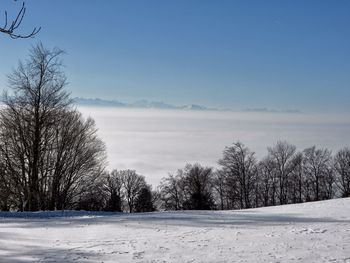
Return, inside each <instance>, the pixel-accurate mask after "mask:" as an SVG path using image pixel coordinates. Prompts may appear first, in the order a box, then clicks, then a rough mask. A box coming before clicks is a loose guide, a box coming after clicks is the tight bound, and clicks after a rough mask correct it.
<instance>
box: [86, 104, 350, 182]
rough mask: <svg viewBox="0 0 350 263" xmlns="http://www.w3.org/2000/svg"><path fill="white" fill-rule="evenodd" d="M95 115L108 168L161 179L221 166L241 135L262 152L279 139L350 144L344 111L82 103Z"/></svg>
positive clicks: (300, 144) (333, 145)
mask: <svg viewBox="0 0 350 263" xmlns="http://www.w3.org/2000/svg"><path fill="white" fill-rule="evenodd" d="M79 110H80V111H81V112H82V113H83V114H84V116H91V117H92V118H94V119H95V121H96V124H97V127H98V128H99V136H100V137H101V138H102V139H103V141H104V142H105V143H106V146H107V153H108V161H109V169H135V170H137V171H138V172H139V173H140V174H143V175H145V176H146V180H147V181H148V182H149V183H151V184H153V185H157V184H158V183H159V182H160V180H161V178H162V177H165V176H166V175H167V174H168V173H173V172H175V171H176V170H177V169H179V168H182V167H183V166H184V165H185V164H186V163H194V162H200V163H201V164H203V165H208V166H214V167H215V166H217V160H218V159H219V158H220V157H221V154H222V151H223V149H224V148H225V146H229V145H230V144H231V143H232V142H233V141H237V140H239V141H241V142H243V143H244V144H245V145H246V146H248V147H249V148H250V149H251V150H253V151H255V152H256V155H257V157H258V158H261V157H263V156H264V155H265V154H266V152H267V151H266V148H267V147H268V146H272V145H273V144H274V143H275V142H276V141H277V140H287V141H288V142H290V143H293V144H295V145H296V146H297V147H298V149H299V150H302V149H304V148H306V147H309V146H312V145H316V146H319V147H327V148H329V149H331V150H333V151H336V150H338V149H340V148H342V147H344V146H350V118H349V116H346V115H319V114H285V113H253V112H210V111H198V112H197V111H180V110H152V109H120V108H102V107H101V108H98V107H95V108H94V107H79Z"/></svg>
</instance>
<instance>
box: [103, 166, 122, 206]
mask: <svg viewBox="0 0 350 263" xmlns="http://www.w3.org/2000/svg"><path fill="white" fill-rule="evenodd" d="M105 189H106V191H107V192H108V201H107V207H106V210H107V211H122V205H123V204H122V203H123V199H124V193H123V174H122V173H121V172H120V171H118V170H113V171H112V172H111V173H109V174H107V175H106V178H105Z"/></svg>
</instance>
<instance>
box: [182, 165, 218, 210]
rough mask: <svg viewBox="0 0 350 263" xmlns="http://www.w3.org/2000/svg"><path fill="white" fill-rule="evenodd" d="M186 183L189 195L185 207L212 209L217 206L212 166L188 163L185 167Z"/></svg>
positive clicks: (186, 193)
mask: <svg viewBox="0 0 350 263" xmlns="http://www.w3.org/2000/svg"><path fill="white" fill-rule="evenodd" d="M184 184H185V188H184V189H185V195H187V197H186V200H185V202H184V204H183V207H184V209H195V210H210V209H213V208H214V207H215V204H214V198H213V173H212V168H209V167H203V166H201V165H200V164H194V165H191V164H187V165H186V167H185V169H184Z"/></svg>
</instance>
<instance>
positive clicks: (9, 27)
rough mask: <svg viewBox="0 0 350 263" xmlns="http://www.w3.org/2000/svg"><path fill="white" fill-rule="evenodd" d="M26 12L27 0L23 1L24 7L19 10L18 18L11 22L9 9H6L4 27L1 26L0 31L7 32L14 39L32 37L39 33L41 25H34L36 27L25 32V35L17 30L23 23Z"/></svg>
mask: <svg viewBox="0 0 350 263" xmlns="http://www.w3.org/2000/svg"><path fill="white" fill-rule="evenodd" d="M25 14H26V7H25V2H23V3H22V7H21V9H20V10H19V12H18V13H17V16H16V18H15V19H14V20H12V21H11V22H10V21H9V20H8V15H7V11H5V23H4V26H3V27H0V33H4V34H7V35H9V36H10V37H11V38H12V39H17V38H31V37H34V36H35V35H36V34H38V33H39V31H40V30H41V27H39V28H36V27H34V29H33V30H32V32H31V33H29V34H25V35H23V34H19V33H17V32H16V31H17V29H18V28H19V27H20V25H21V24H22V21H23V18H24V16H25Z"/></svg>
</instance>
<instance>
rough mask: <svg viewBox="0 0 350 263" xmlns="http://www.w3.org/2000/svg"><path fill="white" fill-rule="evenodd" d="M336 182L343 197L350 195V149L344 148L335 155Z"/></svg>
mask: <svg viewBox="0 0 350 263" xmlns="http://www.w3.org/2000/svg"><path fill="white" fill-rule="evenodd" d="M334 167H335V170H336V173H337V179H336V184H337V186H338V188H339V190H340V195H341V196H342V197H350V149H349V148H347V147H346V148H343V149H341V150H340V151H338V152H337V154H336V155H335V157H334Z"/></svg>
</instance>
